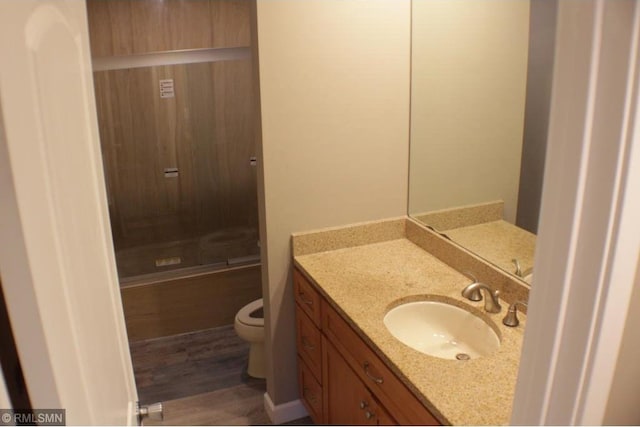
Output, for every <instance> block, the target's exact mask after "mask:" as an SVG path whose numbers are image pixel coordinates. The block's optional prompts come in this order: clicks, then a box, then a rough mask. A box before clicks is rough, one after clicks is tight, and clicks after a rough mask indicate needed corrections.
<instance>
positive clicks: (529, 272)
mask: <svg viewBox="0 0 640 427" xmlns="http://www.w3.org/2000/svg"><path fill="white" fill-rule="evenodd" d="M511 262H512V263H513V265H515V267H516V271H515V272H514V274H515V275H516V276H518V277H521V278H522V279H523V280H524V281H525V282H528V283H531V280H532V279H533V267H529V268H527V269H526V270H524V271H523V270H522V267H521V266H520V261H518V259H517V258H513V259H512V260H511Z"/></svg>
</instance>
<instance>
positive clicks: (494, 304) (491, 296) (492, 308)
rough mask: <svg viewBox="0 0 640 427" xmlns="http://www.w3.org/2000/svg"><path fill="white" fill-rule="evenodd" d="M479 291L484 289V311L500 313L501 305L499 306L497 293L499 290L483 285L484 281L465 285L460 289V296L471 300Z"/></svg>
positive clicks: (498, 293)
mask: <svg viewBox="0 0 640 427" xmlns="http://www.w3.org/2000/svg"><path fill="white" fill-rule="evenodd" d="M480 291H484V309H485V311H487V312H489V313H500V310H501V309H502V307H501V306H500V302H499V300H498V295H500V291H499V290H497V289H496V290H495V291H494V290H493V289H491V288H490V287H489V286H487V285H485V284H484V283H481V282H477V281H476V282H473V283H472V284H470V285H467V286H466V287H465V288H464V289H463V290H462V296H463V297H465V298H467V299H469V300H471V301H475V300H474V299H473V298H474V296H475V295H477V294H478V293H479V292H480Z"/></svg>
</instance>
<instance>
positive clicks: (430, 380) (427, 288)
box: [294, 237, 526, 425]
mask: <svg viewBox="0 0 640 427" xmlns="http://www.w3.org/2000/svg"><path fill="white" fill-rule="evenodd" d="M294 238H295V237H294ZM359 244H360V246H354V247H344V248H341V249H335V250H324V251H322V252H316V253H306V254H299V255H295V257H294V261H295V264H296V266H297V267H298V268H300V269H301V270H302V271H303V272H304V273H305V274H306V275H307V277H309V278H310V279H311V280H313V281H314V282H315V284H316V285H317V286H318V288H319V290H320V292H321V293H323V294H324V296H325V297H327V298H328V300H329V302H330V303H331V304H332V305H334V306H335V307H336V308H337V309H338V310H339V311H340V312H342V313H343V314H345V315H346V317H347V321H349V322H350V323H351V325H352V326H354V329H355V330H356V331H357V332H358V333H359V334H360V336H361V337H362V338H363V339H364V340H365V341H366V342H367V343H369V344H370V346H371V347H372V348H373V350H374V351H375V352H376V353H377V354H378V355H379V356H380V357H381V358H382V359H383V360H385V361H386V362H387V364H388V365H389V367H390V368H391V369H392V370H393V371H394V372H395V373H396V374H397V375H398V377H400V379H401V380H402V381H403V382H404V383H405V384H406V385H407V386H408V387H409V388H410V389H411V390H413V392H414V394H415V395H416V396H417V397H418V399H420V400H421V401H422V402H423V403H424V404H425V406H426V407H427V408H428V409H429V410H430V411H431V412H432V413H433V414H434V416H436V417H437V418H438V419H439V420H440V422H442V423H443V424H454V425H504V424H508V423H509V419H510V415H511V408H512V402H513V394H514V390H515V383H516V378H517V373H518V364H519V360H520V352H521V346H522V339H523V332H524V324H525V319H526V316H525V315H523V314H521V313H519V317H520V320H521V322H522V323H521V325H520V326H519V327H517V328H508V327H505V326H503V325H502V318H503V317H504V315H505V312H506V309H507V306H508V304H507V302H505V301H502V300H501V304H502V306H503V308H502V311H501V312H500V313H498V314H490V313H486V312H485V311H484V302H483V301H480V302H472V301H468V300H466V299H464V298H463V297H462V296H461V295H460V292H461V290H462V289H463V288H464V287H465V286H466V285H467V284H469V283H470V281H469V279H468V278H467V277H465V276H464V275H463V274H461V273H459V272H458V271H456V270H455V269H453V268H451V267H449V266H448V265H446V264H444V263H443V262H442V261H440V260H439V259H438V258H436V257H435V256H433V255H431V254H430V253H429V252H427V251H425V250H424V249H422V248H421V247H419V246H417V245H416V244H414V243H413V242H412V241H410V240H408V239H407V238H406V237H402V238H396V239H392V240H385V241H381V242H377V243H370V244H362V243H359ZM489 284H490V283H489ZM490 285H491V284H490ZM426 299H445V300H448V301H449V302H453V303H454V304H456V305H459V306H462V307H463V308H464V307H466V308H467V309H469V310H470V311H473V312H475V313H476V314H478V315H480V316H481V317H483V318H484V319H485V320H486V321H488V323H489V324H491V325H492V327H494V329H495V330H496V331H497V332H498V334H499V336H500V339H501V345H500V347H499V349H498V350H497V351H496V352H495V353H493V354H491V355H489V356H485V357H483V358H478V359H472V360H468V361H458V360H445V359H440V358H437V357H432V356H428V355H426V354H423V353H420V352H418V351H416V350H413V349H412V348H410V347H408V346H406V345H405V344H403V343H401V342H400V341H398V340H397V339H396V338H394V337H393V336H392V335H391V333H390V332H389V331H388V330H387V329H386V327H385V326H384V323H383V318H384V316H385V314H386V313H387V312H388V311H389V309H391V308H393V307H394V306H396V305H398V304H399V303H402V302H408V301H416V300H426Z"/></svg>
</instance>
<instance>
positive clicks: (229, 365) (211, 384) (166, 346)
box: [130, 325, 264, 404]
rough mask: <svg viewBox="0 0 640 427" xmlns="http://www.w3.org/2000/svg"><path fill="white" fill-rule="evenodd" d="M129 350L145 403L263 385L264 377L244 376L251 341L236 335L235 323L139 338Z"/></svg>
mask: <svg viewBox="0 0 640 427" xmlns="http://www.w3.org/2000/svg"><path fill="white" fill-rule="evenodd" d="M130 348H131V357H132V360H133V368H134V374H135V378H136V384H137V388H138V396H139V399H140V402H141V403H144V404H147V403H153V402H159V401H168V400H175V399H179V398H183V397H187V396H192V395H196V394H201V393H206V392H211V391H215V390H221V389H225V388H229V387H235V386H239V385H247V386H251V387H253V388H256V387H257V388H260V387H262V388H264V380H256V379H253V378H250V377H248V376H247V375H246V365H247V361H248V356H249V344H248V343H247V342H245V341H244V340H242V339H240V338H239V337H238V336H237V335H236V333H235V331H234V329H233V325H229V326H223V327H219V328H214V329H209V330H206V331H199V332H193V333H189V334H182V335H176V336H172V337H165V338H159V339H150V340H144V341H137V342H133V343H131V344H130ZM263 393H264V391H263Z"/></svg>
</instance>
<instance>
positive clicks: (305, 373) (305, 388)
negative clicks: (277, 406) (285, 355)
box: [298, 356, 324, 424]
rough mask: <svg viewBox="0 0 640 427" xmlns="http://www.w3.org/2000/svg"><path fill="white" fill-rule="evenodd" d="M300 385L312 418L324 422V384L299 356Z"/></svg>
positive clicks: (303, 398)
mask: <svg viewBox="0 0 640 427" xmlns="http://www.w3.org/2000/svg"><path fill="white" fill-rule="evenodd" d="M298 385H299V387H300V396H301V398H302V402H303V403H304V406H305V407H306V408H307V411H308V412H309V415H310V416H311V419H312V420H313V422H314V423H316V424H322V423H323V421H324V420H323V419H322V386H321V385H320V383H318V381H316V379H315V378H314V377H313V374H311V370H310V369H309V367H308V366H307V365H306V364H305V362H304V361H303V360H302V358H301V357H300V356H298Z"/></svg>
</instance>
